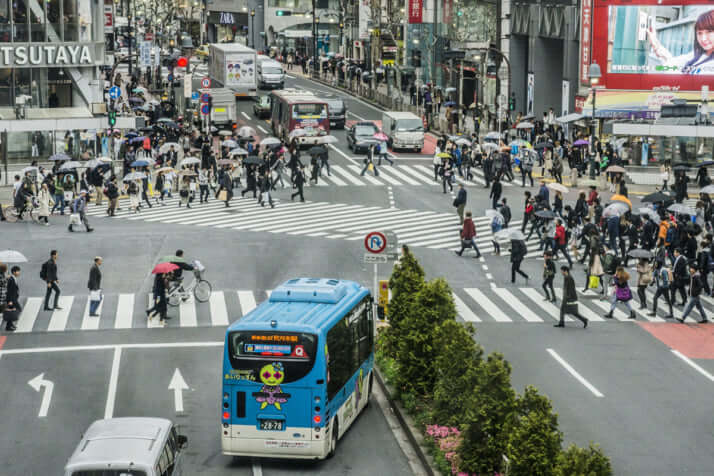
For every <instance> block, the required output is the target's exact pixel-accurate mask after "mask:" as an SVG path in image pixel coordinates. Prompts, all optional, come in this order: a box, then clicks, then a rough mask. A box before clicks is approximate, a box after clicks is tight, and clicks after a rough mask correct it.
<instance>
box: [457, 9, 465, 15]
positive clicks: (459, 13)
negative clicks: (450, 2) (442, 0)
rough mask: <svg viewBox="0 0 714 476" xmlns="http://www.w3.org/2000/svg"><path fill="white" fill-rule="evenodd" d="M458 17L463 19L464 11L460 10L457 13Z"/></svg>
mask: <svg viewBox="0 0 714 476" xmlns="http://www.w3.org/2000/svg"><path fill="white" fill-rule="evenodd" d="M456 16H457V17H462V16H464V11H463V10H458V11H457V12H456Z"/></svg>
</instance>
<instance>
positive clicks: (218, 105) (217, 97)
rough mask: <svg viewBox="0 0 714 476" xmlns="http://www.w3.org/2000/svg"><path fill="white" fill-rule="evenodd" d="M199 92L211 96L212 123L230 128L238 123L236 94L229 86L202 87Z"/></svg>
mask: <svg viewBox="0 0 714 476" xmlns="http://www.w3.org/2000/svg"><path fill="white" fill-rule="evenodd" d="M199 93H200V94H201V95H203V94H209V95H210V96H211V124H213V125H215V126H216V127H218V126H222V127H223V128H226V129H230V128H232V127H233V125H234V124H236V123H237V121H238V112H237V110H236V95H235V93H234V92H233V91H231V90H230V89H228V88H211V89H200V90H199ZM201 106H203V104H201ZM199 109H200V106H199Z"/></svg>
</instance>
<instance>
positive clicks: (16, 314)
mask: <svg viewBox="0 0 714 476" xmlns="http://www.w3.org/2000/svg"><path fill="white" fill-rule="evenodd" d="M5 272H7V265H5V264H4V263H0V273H2V274H3V275H4V274H5ZM19 279H20V267H19V266H17V265H15V266H13V267H12V269H10V276H9V277H8V278H7V284H6V289H7V290H6V292H5V299H6V300H5V306H4V307H5V308H4V310H3V313H2V317H3V320H4V321H5V330H6V331H8V332H13V331H15V330H16V326H15V322H17V320H18V319H19V318H20V313H21V312H22V304H21V303H20V285H19V282H18V280H19Z"/></svg>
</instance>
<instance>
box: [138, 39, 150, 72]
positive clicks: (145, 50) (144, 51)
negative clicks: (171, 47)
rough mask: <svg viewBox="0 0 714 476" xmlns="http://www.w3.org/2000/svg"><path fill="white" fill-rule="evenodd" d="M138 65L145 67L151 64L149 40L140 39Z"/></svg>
mask: <svg viewBox="0 0 714 476" xmlns="http://www.w3.org/2000/svg"><path fill="white" fill-rule="evenodd" d="M139 66H141V67H142V68H146V67H148V66H151V42H150V41H142V42H140V43H139Z"/></svg>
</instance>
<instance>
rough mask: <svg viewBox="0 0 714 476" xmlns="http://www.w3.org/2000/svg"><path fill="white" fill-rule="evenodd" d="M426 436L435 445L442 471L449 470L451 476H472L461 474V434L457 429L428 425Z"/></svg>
mask: <svg viewBox="0 0 714 476" xmlns="http://www.w3.org/2000/svg"><path fill="white" fill-rule="evenodd" d="M426 436H427V437H428V438H429V439H431V440H432V442H433V444H434V452H435V459H436V460H437V463H439V467H440V468H441V469H442V471H444V470H446V469H447V468H448V469H449V471H450V473H451V474H456V475H458V476H470V475H469V474H467V473H464V472H459V454H458V448H459V445H460V444H461V432H460V431H459V429H458V428H456V427H453V426H452V427H449V426H441V425H427V426H426Z"/></svg>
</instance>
